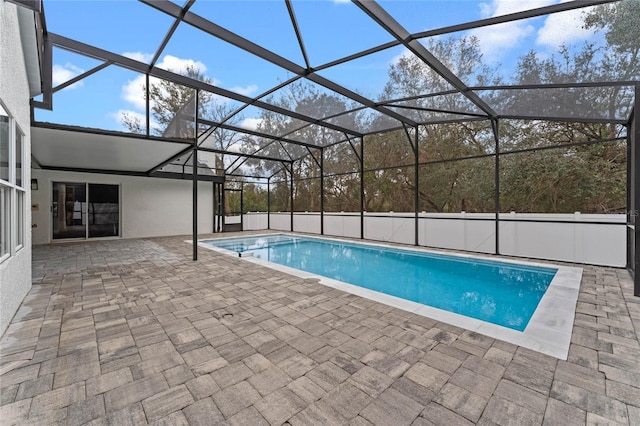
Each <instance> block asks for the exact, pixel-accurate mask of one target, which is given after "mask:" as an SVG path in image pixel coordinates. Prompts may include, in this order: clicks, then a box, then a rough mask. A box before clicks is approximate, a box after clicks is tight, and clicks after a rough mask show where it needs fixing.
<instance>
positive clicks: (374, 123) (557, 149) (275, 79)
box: [13, 0, 640, 295]
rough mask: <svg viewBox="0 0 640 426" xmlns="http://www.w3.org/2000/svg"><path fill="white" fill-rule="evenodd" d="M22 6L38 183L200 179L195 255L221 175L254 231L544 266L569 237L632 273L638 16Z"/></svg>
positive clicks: (380, 7)
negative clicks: (202, 198)
mask: <svg viewBox="0 0 640 426" xmlns="http://www.w3.org/2000/svg"><path fill="white" fill-rule="evenodd" d="M13 2H14V3H18V4H22V5H27V6H29V7H31V8H33V10H34V13H36V14H37V15H38V16H39V17H44V15H45V13H44V12H45V10H46V18H47V20H46V24H45V23H44V19H42V20H41V21H40V26H39V31H40V33H39V36H40V37H41V40H40V41H41V43H40V45H41V47H42V52H41V58H42V65H43V84H44V93H43V95H41V96H38V97H36V98H34V99H33V100H32V107H33V120H32V126H33V130H32V158H33V163H34V166H33V167H34V168H40V169H43V170H64V171H72V172H73V171H77V172H83V173H103V174H120V175H130V176H143V177H163V178H167V177H169V178H176V179H189V180H192V181H193V182H194V186H193V188H194V191H193V194H194V195H193V206H194V208H193V212H194V218H193V219H194V220H193V223H194V227H193V237H194V241H195V240H196V239H197V235H198V233H199V232H200V233H205V232H212V231H217V230H221V229H222V228H221V227H219V226H217V227H216V226H214V228H216V229H213V230H212V229H197V225H196V224H197V220H196V217H195V215H196V214H197V213H196V212H197V208H196V206H197V205H198V204H197V203H198V197H197V190H196V183H197V182H198V181H209V182H212V191H215V197H214V199H215V200H216V201H215V204H216V208H215V212H217V213H219V214H220V215H222V216H224V214H223V210H225V209H226V210H227V211H229V210H233V211H235V212H236V213H238V214H239V215H240V217H244V218H245V219H243V220H249V219H250V218H251V217H252V215H254V216H256V217H257V215H263V216H261V217H262V218H263V220H264V221H265V222H263V223H262V225H260V226H261V227H262V228H270V229H282V230H291V231H301V232H310V233H316V234H329V235H340V236H348V237H355V238H365V239H374V240H375V239H377V240H389V241H394V242H401V243H405V244H415V245H422V246H433V247H445V248H457V249H462V250H467V251H478V252H485V253H494V254H503V255H515V256H526V257H539V258H545V250H552V247H550V246H552V245H557V244H559V243H557V242H554V241H555V240H554V238H559V241H560V242H562V240H563V239H564V237H563V236H562V235H563V232H565V231H564V230H566V229H568V228H567V226H568V225H569V226H570V227H571V229H572V231H571V232H573V234H572V235H574V236H573V237H572V238H578V239H580V241H585V242H588V244H587V243H584V244H583V245H584V246H585V247H595V246H598V245H599V244H601V245H602V246H603V247H608V246H607V244H611V243H610V242H605V240H607V241H608V239H609V238H613V240H611V241H621V242H622V243H621V244H617V243H616V244H617V247H616V249H618V250H619V251H621V253H622V254H621V256H622V257H623V261H622V264H621V265H620V266H625V264H626V267H627V268H629V269H630V270H631V271H632V272H633V271H636V270H637V268H638V262H639V261H640V251H638V250H636V245H637V244H638V243H640V236H638V233H637V230H636V227H635V224H636V218H637V216H638V215H637V212H638V209H639V208H640V207H638V203H640V175H639V174H638V165H637V164H638V161H640V153H639V152H638V148H637V145H638V139H639V138H640V130H638V125H637V111H638V104H639V102H640V100H639V99H640V98H639V95H640V82H639V80H640V79H639V76H640V65H639V63H640V61H639V60H638V55H639V53H640V44H639V42H638V40H640V29H639V28H638V26H637V17H638V16H640V1H639V0H624V1H580V2H578V1H570V2H563V3H559V2H556V1H540V2H526V1H522V2H520V1H511V2H505V1H500V0H493V1H492V2H484V3H481V2H478V3H477V4H476V3H475V2H468V1H464V2H463V1H460V2H455V1H454V2H452V1H361V0H354V1H352V2H344V1H312V2H309V1H295V0H281V1H275V0H274V1H251V2H249V1H247V2H244V1H229V2H225V1H204V0H198V1H195V0H189V1H186V2H180V3H178V2H174V1H168V0H165V1H162V0H158V1H151V0H142V1H139V2H130V1H126V2H50V3H49V2H46V1H44V2H32V1H19V0H13ZM536 6H537V7H536ZM69 16H73V17H74V20H73V22H74V23H77V27H75V26H74V25H68V24H65V25H62V22H69V20H68V17H69ZM64 17H67V20H66V21H63V19H62V18H64ZM143 24H144V25H143ZM88 29H91V31H89V30H88ZM142 32H144V37H143V36H142ZM105 35H106V36H105ZM110 35H113V36H110ZM109 84H111V85H112V86H108V85H109ZM105 117H106V118H105ZM194 165H196V167H194ZM225 194H226V195H225ZM179 220H189V218H180V219H179ZM385 226H388V227H389V229H390V231H389V232H390V234H386V233H385V232H386V231H382V229H383V228H384V227H385ZM472 228H473V231H470V229H472ZM458 234H459V235H458ZM463 234H464V235H463ZM529 234H537V235H538V236H539V237H540V236H542V237H541V238H547V237H545V235H547V236H548V239H549V247H547V248H545V247H540V248H536V249H535V250H534V249H532V250H531V251H528V252H527V251H524V252H523V251H519V250H518V249H517V247H518V244H520V243H519V239H520V240H522V239H525V238H528V237H527V235H529ZM456 238H459V239H460V241H463V240H464V241H463V242H462V243H460V245H456V244H452V243H451V241H453V240H455V239H456ZM616 238H617V239H616ZM625 242H626V245H625ZM581 244H582V243H581ZM196 247H197V246H196V245H195V244H194V259H195V258H197V251H196ZM588 250H589V249H588V248H587V249H584V250H583V251H585V254H581V256H583V257H582V258H581V259H584V261H585V262H586V263H588V262H589V259H590V258H589V254H588V253H586V252H587V251H588ZM605 250H608V249H606V248H605ZM614 263H615V262H614ZM635 294H636V295H640V277H637V276H636V284H635Z"/></svg>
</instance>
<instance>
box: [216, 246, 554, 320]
mask: <svg viewBox="0 0 640 426" xmlns="http://www.w3.org/2000/svg"><path fill="white" fill-rule="evenodd" d="M205 243H206V244H208V245H211V246H215V247H218V248H223V249H226V250H231V251H235V252H238V253H247V252H250V254H251V255H253V256H254V257H256V258H259V259H264V260H266V261H269V262H273V263H278V264H281V265H285V266H288V267H291V268H296V269H300V270H303V271H307V272H311V273H314V274H317V275H322V276H324V277H328V278H332V279H335V280H338V281H342V282H345V283H349V284H353V285H356V286H359V287H364V288H368V289H370V290H374V291H378V292H381V293H385V294H389V295H392V296H396V297H399V298H402V299H405V300H411V301H414V302H418V303H421V304H424V305H428V306H432V307H435V308H439V309H444V310H447V311H450V312H455V313H457V314H460V315H465V316H468V317H472V318H476V319H479V320H482V321H487V322H490V323H493V324H496V325H500V326H504V327H508V328H511V329H514V330H517V331H523V330H524V329H525V328H526V326H527V324H528V322H529V320H530V318H531V316H532V315H533V313H534V311H535V310H536V307H537V306H538V303H539V302H540V299H541V298H542V296H543V295H544V293H545V291H546V290H547V288H548V286H549V284H550V283H551V280H552V279H553V277H554V276H555V274H556V272H557V270H556V269H553V268H545V267H537V266H529V265H522V264H517V263H507V262H496V261H489V260H484V259H474V258H470V257H461V256H453V255H441V254H433V253H427V252H422V251H415V250H405V249H394V248H388V247H380V246H375V245H369V244H360V243H351V242H342V241H334V240H326V239H319V238H307V237H292V236H287V235H270V236H260V237H251V238H234V239H218V240H209V241H206V242H205Z"/></svg>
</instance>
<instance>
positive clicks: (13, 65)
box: [0, 1, 31, 335]
mask: <svg viewBox="0 0 640 426" xmlns="http://www.w3.org/2000/svg"><path fill="white" fill-rule="evenodd" d="M0 98H1V99H2V102H3V103H4V105H5V107H6V110H7V112H8V113H9V114H10V115H11V116H13V118H14V119H15V120H16V123H17V124H18V126H20V129H21V130H22V133H23V134H24V135H25V143H24V151H25V152H24V163H23V164H22V167H23V169H24V172H25V175H24V176H25V183H24V184H25V185H26V187H27V191H26V194H25V198H26V201H25V203H26V212H25V215H26V218H25V223H27V224H28V223H29V222H30V220H31V213H30V211H29V208H28V207H29V205H30V194H29V191H28V188H29V182H30V179H31V176H30V169H31V131H30V130H31V129H30V120H31V118H30V108H29V83H28V80H27V71H26V66H25V62H24V54H23V51H22V44H21V42H20V29H19V25H18V15H17V6H16V5H14V4H12V3H7V2H5V1H1V2H0ZM30 288H31V234H30V233H29V232H28V230H27V231H26V232H25V239H24V246H23V248H22V249H21V250H20V251H18V252H17V253H15V255H14V256H11V257H10V258H8V259H6V260H5V261H4V262H2V264H0V335H2V334H3V333H4V331H5V330H6V328H7V326H8V325H9V322H10V321H11V319H12V318H13V316H14V315H15V313H16V311H17V310H18V307H19V306H20V303H22V300H23V299H24V297H25V296H26V295H27V293H28V292H29V289H30Z"/></svg>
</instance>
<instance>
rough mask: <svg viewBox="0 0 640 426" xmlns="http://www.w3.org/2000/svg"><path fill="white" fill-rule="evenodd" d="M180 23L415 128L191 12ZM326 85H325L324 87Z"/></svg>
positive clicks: (173, 12)
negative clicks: (184, 23)
mask: <svg viewBox="0 0 640 426" xmlns="http://www.w3.org/2000/svg"><path fill="white" fill-rule="evenodd" d="M140 1H141V2H142V3H145V4H147V5H149V6H151V7H154V8H156V9H157V10H159V11H161V12H163V13H166V14H167V15H169V16H173V17H174V18H177V17H178V16H179V14H180V12H181V8H180V7H179V6H178V5H176V4H175V3H172V2H171V1H169V0H140ZM183 21H184V22H186V23H188V24H190V25H192V26H194V27H196V28H198V29H199V30H201V31H204V32H206V33H208V34H210V35H212V36H215V37H217V38H219V39H221V40H224V41H226V42H227V43H230V44H232V45H234V46H236V47H238V48H240V49H242V50H244V51H246V52H249V53H251V54H253V55H255V56H258V57H259V58H262V59H264V60H266V61H268V62H271V63H272V64H275V65H277V66H279V67H281V68H283V69H285V70H287V71H289V72H292V73H294V74H297V75H299V76H305V77H307V78H308V79H309V80H312V81H314V82H316V83H318V84H320V85H322V86H324V87H326V88H328V89H330V90H333V91H334V92H337V93H340V94H341V95H343V96H346V97H348V98H351V99H353V100H355V101H357V102H360V103H362V104H364V105H367V106H369V107H370V108H373V109H375V110H377V111H378V112H380V113H382V114H385V115H389V116H391V117H394V118H396V119H397V120H400V121H402V122H405V123H406V124H409V125H415V123H412V122H411V120H407V119H406V118H405V117H402V116H401V115H399V114H396V113H394V112H393V111H390V110H387V109H386V108H384V107H378V106H377V105H376V104H375V102H373V101H371V100H369V99H366V98H364V97H363V96H360V95H358V94H357V93H355V92H352V91H350V90H348V89H346V88H344V87H342V86H340V85H338V84H336V83H334V82H332V81H329V80H327V79H325V78H323V77H320V76H318V75H316V74H313V70H312V69H309V68H303V67H301V66H300V65H298V64H296V63H294V62H292V61H290V60H288V59H286V58H284V57H282V56H280V55H278V54H276V53H274V52H272V51H270V50H268V49H265V48H264V47H262V46H260V45H257V44H255V43H253V42H251V41H249V40H247V39H245V38H243V37H241V36H239V35H237V34H235V33H233V32H231V31H229V30H227V29H226V28H223V27H221V26H219V25H217V24H215V23H213V22H211V21H209V20H207V19H204V18H203V17H201V16H199V15H197V14H195V13H192V12H186V13H185V14H184V17H183ZM327 84H328V85H327Z"/></svg>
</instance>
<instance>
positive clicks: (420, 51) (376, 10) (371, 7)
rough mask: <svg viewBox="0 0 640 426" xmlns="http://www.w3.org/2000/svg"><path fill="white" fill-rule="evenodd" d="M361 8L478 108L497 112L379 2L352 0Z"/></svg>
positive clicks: (493, 114)
mask: <svg viewBox="0 0 640 426" xmlns="http://www.w3.org/2000/svg"><path fill="white" fill-rule="evenodd" d="M352 1H353V2H354V3H355V4H356V5H357V6H358V7H360V9H362V10H363V11H364V12H365V13H366V14H367V15H369V16H370V17H371V18H372V19H373V20H374V21H376V22H377V23H378V25H380V26H382V27H383V28H384V29H385V30H387V32H389V34H391V35H393V36H394V37H395V38H396V40H398V41H399V42H400V43H401V44H403V45H404V46H405V47H406V48H407V49H409V50H410V51H411V52H412V53H413V54H414V55H416V56H417V57H418V58H420V59H421V60H422V61H423V62H424V63H425V64H427V65H428V66H429V67H431V69H433V70H434V71H435V72H437V73H438V74H439V75H440V76H441V77H442V78H444V79H445V80H446V81H447V82H448V83H449V84H451V85H452V86H453V87H455V88H456V89H458V91H459V92H460V93H461V94H463V95H464V96H465V97H466V98H467V99H469V100H470V101H471V102H473V103H474V104H476V105H477V106H478V108H480V109H481V110H482V111H484V112H485V113H487V115H489V116H491V117H496V116H497V114H496V113H495V111H493V109H492V108H491V107H490V106H489V105H488V104H487V103H486V102H485V101H483V100H482V99H480V97H479V96H478V95H477V94H476V93H474V92H472V91H470V90H469V87H467V85H466V84H464V83H463V82H462V80H460V79H459V78H458V76H457V75H455V74H454V73H453V72H451V70H450V69H449V68H447V67H446V66H445V65H444V64H443V63H442V62H440V61H439V60H438V59H437V58H436V57H435V56H433V54H432V53H431V52H429V51H428V50H427V49H426V48H425V47H424V46H423V45H422V44H421V43H420V42H419V41H417V40H414V39H413V36H412V35H411V34H410V33H409V32H408V31H407V30H405V29H404V27H403V26H402V25H400V24H399V23H398V22H397V21H396V20H395V19H394V18H393V17H392V16H391V15H389V14H388V13H387V11H386V10H384V9H383V8H382V7H381V6H380V5H379V4H378V3H376V2H375V1H372V0H368V1H362V0H352Z"/></svg>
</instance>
